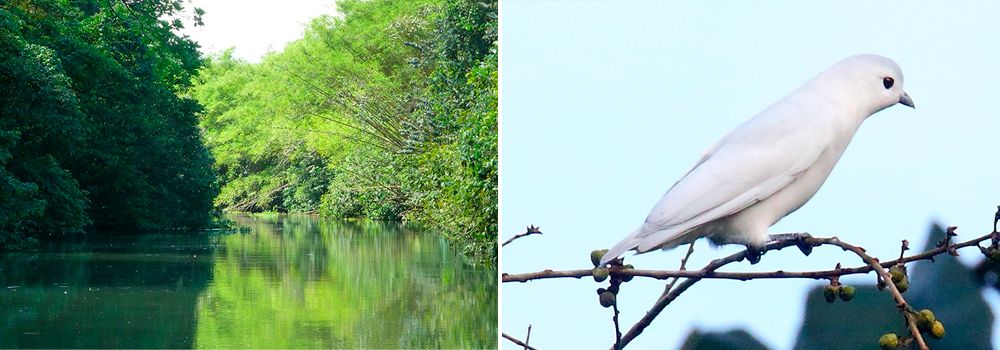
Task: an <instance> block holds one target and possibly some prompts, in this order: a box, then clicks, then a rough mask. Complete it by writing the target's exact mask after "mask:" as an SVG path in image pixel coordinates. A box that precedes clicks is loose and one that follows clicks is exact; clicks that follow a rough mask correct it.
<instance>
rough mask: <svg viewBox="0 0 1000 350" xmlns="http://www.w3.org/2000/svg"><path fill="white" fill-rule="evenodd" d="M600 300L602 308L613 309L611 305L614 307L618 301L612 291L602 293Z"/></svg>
mask: <svg viewBox="0 0 1000 350" xmlns="http://www.w3.org/2000/svg"><path fill="white" fill-rule="evenodd" d="M600 299H601V306H603V307H611V305H614V304H615V301H616V300H615V299H616V297H615V293H612V292H610V291H604V292H603V293H601V296H600Z"/></svg>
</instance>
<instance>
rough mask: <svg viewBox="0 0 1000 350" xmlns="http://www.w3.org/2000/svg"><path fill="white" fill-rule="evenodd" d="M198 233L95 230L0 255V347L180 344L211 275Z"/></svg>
mask: <svg viewBox="0 0 1000 350" xmlns="http://www.w3.org/2000/svg"><path fill="white" fill-rule="evenodd" d="M213 250H214V244H213V243H212V238H211V237H210V236H206V235H203V234H200V235H191V234H157V235H144V236H135V235H117V234H113V233H112V234H101V235H92V236H91V237H88V239H87V241H85V242H83V241H81V242H62V243H56V244H50V245H48V246H44V247H42V249H40V250H39V251H37V252H26V253H19V254H7V255H0V348H150V347H154V348H162V347H167V348H186V347H191V345H192V344H193V341H194V333H195V321H196V319H195V317H196V314H195V309H194V305H195V302H196V301H197V299H198V295H199V294H200V293H201V291H202V290H203V289H204V288H205V286H206V285H207V283H208V280H209V279H210V278H211V271H212V266H211V264H212V260H211V257H210V255H211V253H212V251H213Z"/></svg>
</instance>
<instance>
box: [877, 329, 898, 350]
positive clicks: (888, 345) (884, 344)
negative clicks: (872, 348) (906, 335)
mask: <svg viewBox="0 0 1000 350" xmlns="http://www.w3.org/2000/svg"><path fill="white" fill-rule="evenodd" d="M878 347H879V348H881V349H882V350H892V349H895V348H898V347H899V337H897V336H896V333H886V334H883V335H882V337H881V338H878Z"/></svg>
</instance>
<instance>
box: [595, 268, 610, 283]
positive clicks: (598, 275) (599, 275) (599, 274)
mask: <svg viewBox="0 0 1000 350" xmlns="http://www.w3.org/2000/svg"><path fill="white" fill-rule="evenodd" d="M591 274H592V275H594V282H604V280H606V279H608V274H609V271H608V268H606V267H595V268H594V270H593V271H591Z"/></svg>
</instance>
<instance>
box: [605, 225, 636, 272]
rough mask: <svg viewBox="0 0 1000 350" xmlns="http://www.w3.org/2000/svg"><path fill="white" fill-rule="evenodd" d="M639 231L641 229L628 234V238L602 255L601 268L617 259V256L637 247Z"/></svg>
mask: <svg viewBox="0 0 1000 350" xmlns="http://www.w3.org/2000/svg"><path fill="white" fill-rule="evenodd" d="M640 230H641V228H638V229H636V230H635V231H632V233H630V234H629V235H628V237H625V239H623V240H622V241H621V242H618V244H615V246H614V247H611V249H608V252H607V253H604V257H602V258H601V265H602V266H603V265H604V264H607V263H608V262H609V261H611V260H613V259H615V258H617V257H618V256H620V255H622V254H625V252H627V251H629V250H632V249H635V247H636V246H638V245H639V239H640V237H639V232H640Z"/></svg>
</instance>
